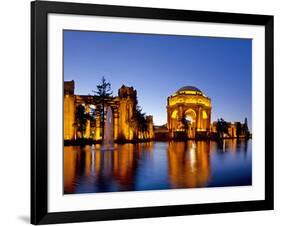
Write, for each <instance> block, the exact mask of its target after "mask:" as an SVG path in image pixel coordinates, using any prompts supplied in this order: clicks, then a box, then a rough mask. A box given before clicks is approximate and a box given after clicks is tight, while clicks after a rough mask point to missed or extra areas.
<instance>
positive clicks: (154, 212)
mask: <svg viewBox="0 0 281 226" xmlns="http://www.w3.org/2000/svg"><path fill="white" fill-rule="evenodd" d="M50 13H58V14H74V15H95V16H113V17H124V18H148V19H162V20H178V21H198V22H212V23H225V24H248V25H263V26H264V27H265V147H264V151H265V199H264V200H258V201H242V202H225V203H205V204H191V205H173V206H157V207H142V208H125V209H107V210H90V211H72V212H56V213H49V212H48V190H47V189H48V180H47V178H48V169H47V167H48V153H47V150H48V142H47V141H48V114H47V109H48V87H47V86H48V85H47V84H48V82H47V81H48V73H47V71H48V67H47V65H48V64H47V63H48V62H47V61H48V57H47V53H48V51H47V48H48V46H47V36H48V34H47V27H48V20H47V17H48V14H50ZM273 98H274V97H273V16H268V15H250V14H237V13H221V12H205V11H189V10H175V9H157V8H142V7H125V6H113V5H95V4H80V3H62V2H44V1H35V2H32V3H31V223H32V224H51V223H69V222H85V221H100V220H114V219H132V218H148V217H165V216H178V215H191V214H210V213H226V212H238V211H239V212H240V211H257V210H271V209H273V208H274V195H273V193H274V188H273V187H274V186H273V183H274V181H273V175H274V174H273V173H274V172H273V168H274V167H273V127H274V126H273V125H274V124H273V120H274V119H273V103H274V102H273Z"/></svg>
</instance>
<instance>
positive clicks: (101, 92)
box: [93, 76, 113, 139]
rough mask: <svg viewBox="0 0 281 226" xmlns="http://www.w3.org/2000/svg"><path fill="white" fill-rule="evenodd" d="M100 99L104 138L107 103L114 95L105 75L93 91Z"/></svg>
mask: <svg viewBox="0 0 281 226" xmlns="http://www.w3.org/2000/svg"><path fill="white" fill-rule="evenodd" d="M93 92H94V93H95V94H96V96H98V97H99V100H100V106H101V108H100V111H101V112H100V113H101V126H102V139H103V137H104V119H105V105H106V103H107V101H108V99H109V97H111V96H112V93H113V92H112V91H111V84H110V82H107V81H106V79H105V78H104V76H102V78H101V83H100V84H99V85H97V91H93Z"/></svg>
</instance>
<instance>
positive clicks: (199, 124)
mask: <svg viewBox="0 0 281 226" xmlns="http://www.w3.org/2000/svg"><path fill="white" fill-rule="evenodd" d="M211 110H212V105H211V99H210V98H208V97H207V96H206V95H205V94H204V93H203V92H202V91H201V90H199V89H198V88H196V87H193V86H184V87H182V88H180V89H179V90H177V91H176V92H175V93H174V94H173V95H171V96H169V97H168V98H167V128H168V133H169V137H170V139H176V138H190V139H194V138H196V137H197V136H198V135H202V136H207V135H208V133H209V132H210V129H211Z"/></svg>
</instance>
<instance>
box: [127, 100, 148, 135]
mask: <svg viewBox="0 0 281 226" xmlns="http://www.w3.org/2000/svg"><path fill="white" fill-rule="evenodd" d="M136 102H137V101H136ZM130 125H131V126H132V127H134V128H135V129H136V130H137V131H138V132H141V133H142V135H144V136H143V137H144V138H145V133H146V132H147V131H148V125H147V120H146V114H145V113H143V112H142V109H141V107H140V106H139V105H136V109H135V111H134V114H133V117H132V118H131V120H130ZM135 139H138V137H135Z"/></svg>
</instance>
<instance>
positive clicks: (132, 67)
mask: <svg viewBox="0 0 281 226" xmlns="http://www.w3.org/2000/svg"><path fill="white" fill-rule="evenodd" d="M102 76H104V77H105V78H106V79H107V80H108V81H110V83H111V86H112V90H113V94H114V96H115V95H117V93H118V89H119V88H120V87H121V86H122V84H124V85H126V86H133V87H134V88H135V89H136V90H137V95H138V102H139V105H140V106H141V107H142V109H143V112H145V113H146V114H147V115H153V119H154V124H156V125H162V124H164V123H166V122H167V114H166V105H167V97H168V96H170V95H172V94H173V93H174V92H175V91H177V90H178V89H179V88H181V87H183V86H187V85H189V86H196V87H197V88H199V89H200V90H201V91H202V92H203V93H204V94H205V95H207V96H208V97H210V98H211V101H212V119H211V120H212V121H215V120H217V119H218V118H223V119H225V120H226V121H232V122H233V121H241V122H243V121H244V119H245V117H247V118H248V126H249V127H250V128H251V125H252V112H251V109H252V100H251V98H252V40H250V39H230V38H210V37H191V36H175V35H144V34H127V33H109V32H86V31H64V81H69V80H74V81H75V94H81V95H82V94H83V95H87V94H91V95H93V93H92V92H91V91H92V90H96V85H97V84H99V83H100V80H101V77H102Z"/></svg>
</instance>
